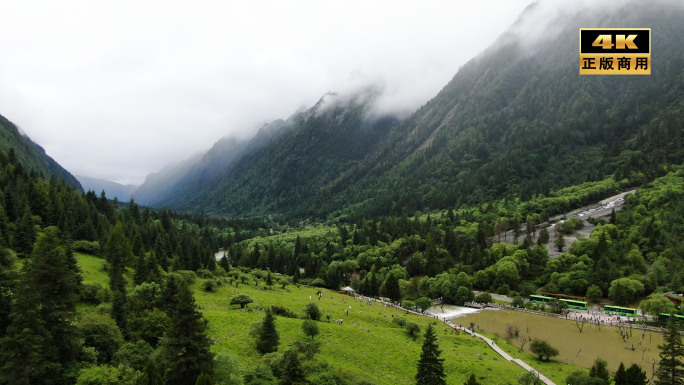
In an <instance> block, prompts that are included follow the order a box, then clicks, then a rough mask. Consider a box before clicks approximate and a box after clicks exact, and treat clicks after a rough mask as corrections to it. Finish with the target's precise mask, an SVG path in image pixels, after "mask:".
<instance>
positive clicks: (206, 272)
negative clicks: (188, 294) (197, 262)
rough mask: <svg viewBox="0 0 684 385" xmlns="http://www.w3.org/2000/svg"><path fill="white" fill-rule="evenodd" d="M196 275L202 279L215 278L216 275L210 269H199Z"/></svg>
mask: <svg viewBox="0 0 684 385" xmlns="http://www.w3.org/2000/svg"><path fill="white" fill-rule="evenodd" d="M196 274H197V276H198V277H200V278H214V274H213V273H212V272H211V271H210V270H208V269H199V270H197V272H196Z"/></svg>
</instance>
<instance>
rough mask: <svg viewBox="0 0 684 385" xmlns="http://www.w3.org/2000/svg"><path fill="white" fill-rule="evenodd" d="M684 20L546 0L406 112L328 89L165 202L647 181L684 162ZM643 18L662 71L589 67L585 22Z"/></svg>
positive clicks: (285, 210)
mask: <svg viewBox="0 0 684 385" xmlns="http://www.w3.org/2000/svg"><path fill="white" fill-rule="evenodd" d="M582 7H584V8H582ZM587 7H589V8H587ZM683 19H684V10H683V7H682V5H681V4H677V3H674V2H649V3H648V4H646V3H644V2H638V1H633V2H629V3H619V4H617V3H614V2H610V3H606V4H603V3H602V4H599V5H591V6H588V5H587V4H582V3H574V2H572V3H565V4H563V5H558V3H556V2H549V3H535V4H533V5H531V6H530V7H528V8H527V9H526V10H525V12H524V13H523V14H522V15H521V16H520V17H519V19H518V20H517V21H516V23H515V24H514V25H513V26H511V28H510V29H509V30H508V31H507V32H506V33H504V34H503V35H502V36H501V37H500V38H499V39H498V41H497V42H496V43H495V44H494V45H492V46H491V47H489V48H488V49H486V50H485V51H484V52H483V53H482V54H481V55H479V56H477V57H476V58H474V59H472V60H471V61H470V62H468V63H467V64H465V65H464V66H463V67H462V68H461V69H460V70H459V71H458V72H457V73H456V75H455V76H454V78H453V79H452V80H451V81H450V82H449V83H448V84H447V85H446V86H445V87H444V88H443V89H442V90H441V91H440V92H439V93H438V94H437V95H436V96H435V97H434V98H433V99H432V100H430V101H428V102H427V103H426V104H425V105H424V106H422V107H421V108H420V109H418V110H417V111H416V112H415V113H414V114H412V115H411V116H409V117H408V118H407V119H405V120H404V121H402V122H401V123H399V122H398V120H397V119H396V118H392V117H376V116H374V115H373V114H372V111H373V108H372V103H373V100H374V98H375V97H376V96H377V95H375V94H374V93H373V92H366V93H359V94H357V95H344V96H341V95H334V94H331V95H326V96H325V97H324V98H323V99H321V101H320V102H319V103H318V104H317V105H316V106H314V107H313V108H311V109H310V110H307V111H304V112H300V113H298V114H295V115H293V116H292V117H291V118H289V119H288V121H287V123H286V126H287V129H286V130H283V132H282V133H281V134H280V135H277V136H276V137H275V138H273V139H272V140H270V141H267V142H266V143H264V144H263V145H262V146H261V147H259V148H258V149H257V150H255V151H252V152H250V153H247V154H244V155H243V156H241V157H239V159H234V160H233V161H232V162H231V163H230V165H229V167H227V168H225V169H224V170H222V171H221V173H219V174H217V175H216V177H215V178H213V179H212V180H211V181H210V182H208V183H206V184H204V185H202V186H200V185H196V184H195V185H188V186H186V187H187V189H186V191H188V192H189V193H188V194H186V195H183V196H174V197H172V198H170V199H166V200H163V201H160V202H159V203H160V204H162V205H169V206H171V207H173V208H177V209H181V210H189V211H196V212H202V213H209V214H219V215H271V214H281V215H285V216H287V217H291V218H301V217H307V216H314V217H325V216H329V215H331V214H332V215H334V216H340V215H341V216H345V215H351V216H352V217H362V216H365V217H370V216H377V215H386V214H401V213H402V212H408V213H412V212H415V211H417V210H430V209H439V208H448V207H454V206H459V205H461V204H478V203H482V202H485V201H487V200H491V199H501V198H511V199H515V198H522V199H526V198H529V197H532V196H534V195H538V194H543V195H547V194H549V192H550V191H552V190H555V189H558V188H561V187H564V186H571V185H575V184H580V183H583V182H586V181H594V180H600V179H603V178H605V177H606V176H609V175H613V176H615V177H616V178H617V179H618V180H622V179H627V180H628V181H629V182H630V183H634V184H639V183H642V182H644V181H646V180H650V179H653V178H654V177H656V176H658V175H662V174H664V173H665V172H666V170H667V169H668V166H669V165H673V164H681V163H682V162H684V148H682V134H683V133H682V121H683V120H684V119H683V118H682V111H683V109H682V106H683V105H684V75H683V72H682V70H683V69H684V46H682V44H680V41H681V38H682V37H683V36H684V25H682V23H681V20H683ZM635 26H643V27H650V28H652V31H653V37H652V52H654V54H653V62H652V63H651V64H652V75H650V76H587V75H584V76H581V75H579V74H578V72H579V68H578V62H579V60H578V58H579V52H578V40H577V38H578V30H579V28H580V27H635ZM193 187H194V188H193Z"/></svg>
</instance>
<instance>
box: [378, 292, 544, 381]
mask: <svg viewBox="0 0 684 385" xmlns="http://www.w3.org/2000/svg"><path fill="white" fill-rule="evenodd" d="M387 305H388V306H392V307H395V308H397V309H401V310H403V311H405V312H407V313H411V314H415V315H420V316H425V317H430V318H433V319H436V320H439V321H442V322H444V323H445V324H446V325H447V326H449V327H450V328H452V329H456V328H458V326H457V325H454V324H453V323H451V321H449V320H448V319H446V317H439V316H438V315H433V314H429V313H427V312H426V313H419V312H416V311H412V310H408V309H404V308H403V307H401V306H398V305H395V304H392V303H387ZM462 330H464V331H465V332H466V333H468V334H470V335H472V336H474V337H477V338H479V339H481V340H483V341H485V342H486V343H487V346H489V347H490V348H492V349H493V350H494V351H495V352H497V353H499V355H501V357H503V358H504V359H505V360H506V361H512V362H515V363H516V364H518V365H519V366H520V367H522V368H523V369H525V370H526V371H528V372H530V373H532V374H534V375H536V376H538V377H539V379H540V380H542V381H543V382H544V383H545V384H547V385H556V383H555V382H553V381H551V380H549V379H548V378H546V377H545V376H544V375H543V374H541V373H539V372H538V371H536V370H534V368H533V367H531V366H530V365H528V364H527V363H525V362H524V361H522V360H521V359H518V358H513V357H511V356H510V354H508V353H506V352H505V351H503V349H501V348H500V347H499V346H498V345H496V343H495V342H494V341H492V340H491V339H489V338H487V337H485V336H483V335H481V334H478V333H475V331H474V330H468V329H462Z"/></svg>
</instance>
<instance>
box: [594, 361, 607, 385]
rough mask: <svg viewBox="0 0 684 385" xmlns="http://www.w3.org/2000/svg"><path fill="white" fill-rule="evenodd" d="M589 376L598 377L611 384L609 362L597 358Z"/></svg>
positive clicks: (602, 381) (604, 382)
mask: <svg viewBox="0 0 684 385" xmlns="http://www.w3.org/2000/svg"><path fill="white" fill-rule="evenodd" d="M589 377H593V378H598V379H599V380H600V381H601V383H603V384H604V385H609V384H610V373H608V362H606V360H604V359H601V358H597V359H596V360H595V361H594V365H592V367H591V369H590V370H589Z"/></svg>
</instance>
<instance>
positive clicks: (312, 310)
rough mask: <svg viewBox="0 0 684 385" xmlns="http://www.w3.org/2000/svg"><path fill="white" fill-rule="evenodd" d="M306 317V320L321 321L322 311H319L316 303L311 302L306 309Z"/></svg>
mask: <svg viewBox="0 0 684 385" xmlns="http://www.w3.org/2000/svg"><path fill="white" fill-rule="evenodd" d="M304 315H305V316H306V318H309V319H312V320H314V321H319V320H320V319H321V309H319V308H318V305H316V304H315V303H314V302H309V303H307V304H306V307H305V308H304Z"/></svg>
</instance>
